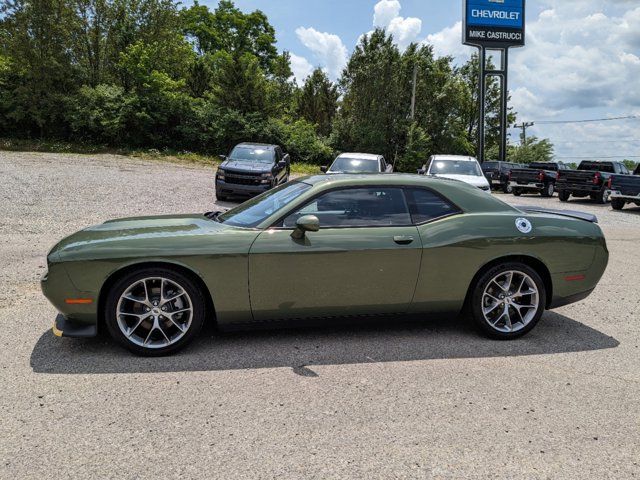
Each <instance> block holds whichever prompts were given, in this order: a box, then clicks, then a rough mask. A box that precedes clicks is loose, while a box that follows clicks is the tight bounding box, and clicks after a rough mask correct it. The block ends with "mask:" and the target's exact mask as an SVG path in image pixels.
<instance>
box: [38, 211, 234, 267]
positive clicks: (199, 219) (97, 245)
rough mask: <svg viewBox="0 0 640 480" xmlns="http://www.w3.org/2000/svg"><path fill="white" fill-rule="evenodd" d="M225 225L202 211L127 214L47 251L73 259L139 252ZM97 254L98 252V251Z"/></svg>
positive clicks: (54, 256)
mask: <svg viewBox="0 0 640 480" xmlns="http://www.w3.org/2000/svg"><path fill="white" fill-rule="evenodd" d="M229 228H232V227H228V226H226V225H224V224H222V223H218V222H216V221H213V220H209V219H208V218H207V217H205V216H204V215H202V214H191V215H163V216H153V217H130V218H121V219H117V220H109V221H107V222H105V223H102V224H99V225H94V226H91V227H88V228H85V229H84V230H80V231H79V232H76V233H74V234H72V235H69V236H68V237H66V238H64V239H63V240H61V241H60V242H59V243H58V244H57V245H56V246H55V247H53V249H52V250H51V251H50V252H49V257H50V259H51V260H54V261H55V260H65V259H72V260H75V259H77V258H76V257H78V256H79V257H83V258H85V257H86V256H87V253H88V252H91V253H92V254H98V255H97V256H108V255H106V254H107V252H108V253H109V255H111V256H113V255H117V254H118V252H119V253H120V254H122V255H123V256H129V255H130V254H131V253H136V254H138V255H139V254H141V253H143V252H149V251H150V250H153V249H158V248H160V247H162V248H163V249H164V248H166V245H167V244H168V243H172V244H175V245H176V246H178V245H181V244H183V243H185V242H189V239H191V238H194V237H199V236H201V235H211V234H216V233H220V232H223V231H225V230H228V229H229ZM100 253H101V254H100Z"/></svg>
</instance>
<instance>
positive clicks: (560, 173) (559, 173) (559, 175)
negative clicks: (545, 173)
mask: <svg viewBox="0 0 640 480" xmlns="http://www.w3.org/2000/svg"><path fill="white" fill-rule="evenodd" d="M561 176H562V172H558V176H557V177H556V180H560V177H561Z"/></svg>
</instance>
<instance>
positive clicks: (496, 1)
mask: <svg viewBox="0 0 640 480" xmlns="http://www.w3.org/2000/svg"><path fill="white" fill-rule="evenodd" d="M489 3H504V0H489Z"/></svg>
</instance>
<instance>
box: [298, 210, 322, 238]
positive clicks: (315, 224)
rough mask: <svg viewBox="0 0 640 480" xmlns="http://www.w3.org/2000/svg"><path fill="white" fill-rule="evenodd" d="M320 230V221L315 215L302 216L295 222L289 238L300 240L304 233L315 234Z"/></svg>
mask: <svg viewBox="0 0 640 480" xmlns="http://www.w3.org/2000/svg"><path fill="white" fill-rule="evenodd" d="M318 230H320V220H318V217H316V216H315V215H304V216H302V217H300V218H299V219H298V220H296V229H295V230H294V231H293V233H291V237H293V238H295V239H296V240H302V239H303V238H304V235H305V233H307V232H317V231H318Z"/></svg>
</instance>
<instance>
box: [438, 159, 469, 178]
mask: <svg viewBox="0 0 640 480" xmlns="http://www.w3.org/2000/svg"><path fill="white" fill-rule="evenodd" d="M429 173H430V174H432V175H474V176H480V175H482V171H481V170H480V167H479V166H478V163H477V162H471V161H469V160H434V161H433V163H432V164H431V168H430V169H429Z"/></svg>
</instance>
